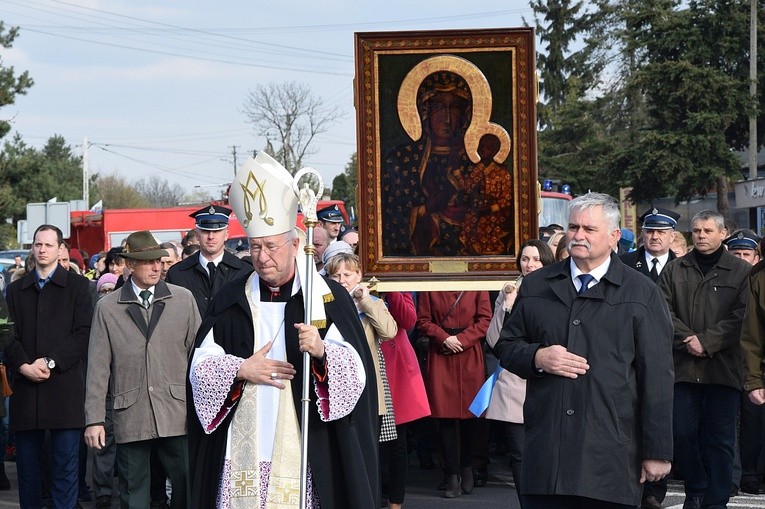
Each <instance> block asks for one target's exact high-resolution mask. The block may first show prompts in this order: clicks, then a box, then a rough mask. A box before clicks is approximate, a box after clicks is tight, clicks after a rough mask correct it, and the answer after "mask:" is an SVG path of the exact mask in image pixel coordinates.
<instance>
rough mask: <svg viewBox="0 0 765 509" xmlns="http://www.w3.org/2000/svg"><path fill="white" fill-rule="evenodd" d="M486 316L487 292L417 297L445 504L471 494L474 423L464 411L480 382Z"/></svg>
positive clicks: (487, 307) (431, 294)
mask: <svg viewBox="0 0 765 509" xmlns="http://www.w3.org/2000/svg"><path fill="white" fill-rule="evenodd" d="M491 314H492V313H491V305H490V303H489V294H488V293H487V292H457V291H448V292H422V293H420V294H419V297H418V302H417V329H418V330H419V332H420V334H421V335H423V336H425V337H427V338H428V339H429V349H428V361H427V367H426V372H425V388H426V390H427V393H428V400H429V402H430V409H431V412H432V416H433V417H434V418H436V419H438V428H439V430H438V435H439V442H440V446H441V451H442V454H443V457H444V470H445V472H446V475H447V488H446V491H445V492H444V497H446V498H455V497H458V496H460V495H461V494H462V493H470V492H471V491H472V490H473V472H472V468H471V460H472V456H473V445H474V444H473V437H474V436H476V434H477V431H476V430H475V429H474V428H476V427H477V420H476V418H475V416H474V415H473V414H471V413H470V410H468V407H469V406H470V403H472V401H473V398H474V397H475V395H476V393H477V392H478V390H479V389H480V388H481V385H483V382H484V380H485V376H484V362H483V349H482V348H481V339H483V338H484V336H485V335H486V329H487V328H488V327H489V321H490V320H491ZM458 428H459V433H458ZM458 436H459V437H461V440H458V439H457V437H458Z"/></svg>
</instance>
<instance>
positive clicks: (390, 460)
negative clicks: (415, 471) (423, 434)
mask: <svg viewBox="0 0 765 509" xmlns="http://www.w3.org/2000/svg"><path fill="white" fill-rule="evenodd" d="M406 428H407V426H406V424H398V425H396V434H397V435H398V438H396V439H395V440H390V441H388V442H380V472H381V473H383V487H386V486H387V490H385V489H383V494H387V495H388V501H390V503H391V504H403V503H404V495H405V494H406V474H407V463H408V462H409V457H408V454H407V447H406ZM386 481H387V482H386Z"/></svg>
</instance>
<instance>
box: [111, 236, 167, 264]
mask: <svg viewBox="0 0 765 509" xmlns="http://www.w3.org/2000/svg"><path fill="white" fill-rule="evenodd" d="M120 256H121V257H123V258H130V259H132V260H159V259H160V258H162V257H163V256H170V255H169V254H167V251H165V250H164V249H162V248H160V247H159V244H157V239H155V238H154V235H152V234H151V232H150V231H148V230H141V231H139V232H134V233H131V234H130V235H128V238H127V239H126V241H125V250H124V251H122V253H120Z"/></svg>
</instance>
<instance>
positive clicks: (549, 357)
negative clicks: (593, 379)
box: [534, 345, 590, 378]
mask: <svg viewBox="0 0 765 509" xmlns="http://www.w3.org/2000/svg"><path fill="white" fill-rule="evenodd" d="M534 365H535V366H536V367H537V368H538V369H541V370H543V371H544V372H545V373H551V374H553V375H559V376H565V377H566V378H577V377H578V376H579V375H584V374H585V373H586V372H587V370H588V369H590V365H589V364H587V359H585V358H584V357H580V356H578V355H576V354H573V353H571V352H569V351H568V350H566V347H564V346H562V345H552V346H543V347H541V348H539V349H538V350H537V353H536V354H535V355H534Z"/></svg>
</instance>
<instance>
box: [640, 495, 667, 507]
mask: <svg viewBox="0 0 765 509" xmlns="http://www.w3.org/2000/svg"><path fill="white" fill-rule="evenodd" d="M640 507H641V508H642V509H662V507H661V502H659V501H658V500H657V499H656V497H654V496H653V495H651V496H650V497H645V498H644V499H643V501H642V502H641V503H640Z"/></svg>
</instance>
